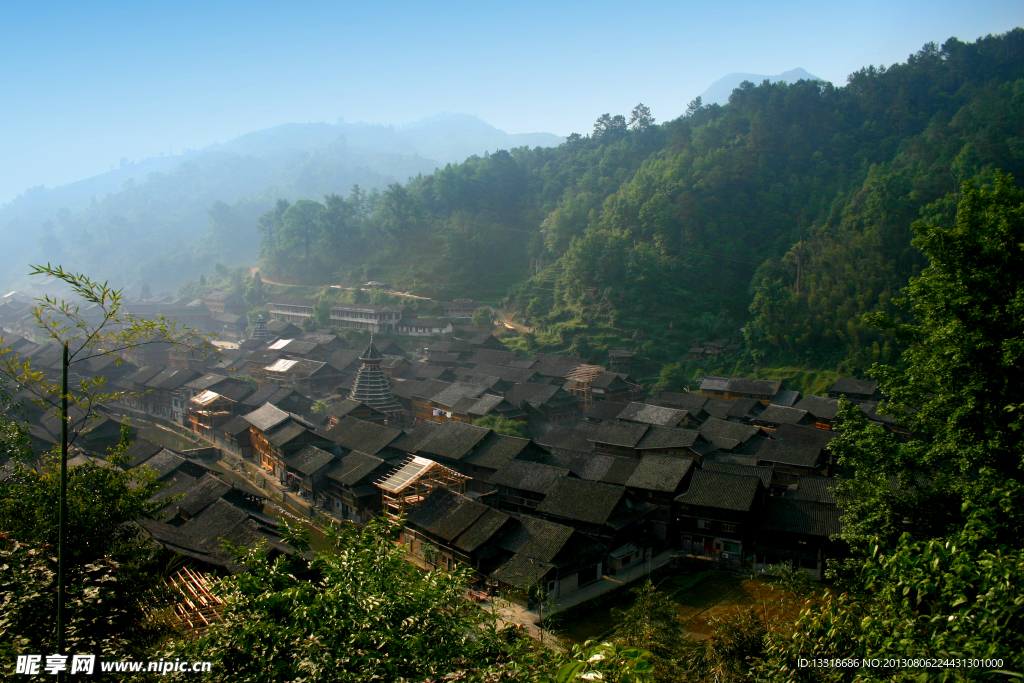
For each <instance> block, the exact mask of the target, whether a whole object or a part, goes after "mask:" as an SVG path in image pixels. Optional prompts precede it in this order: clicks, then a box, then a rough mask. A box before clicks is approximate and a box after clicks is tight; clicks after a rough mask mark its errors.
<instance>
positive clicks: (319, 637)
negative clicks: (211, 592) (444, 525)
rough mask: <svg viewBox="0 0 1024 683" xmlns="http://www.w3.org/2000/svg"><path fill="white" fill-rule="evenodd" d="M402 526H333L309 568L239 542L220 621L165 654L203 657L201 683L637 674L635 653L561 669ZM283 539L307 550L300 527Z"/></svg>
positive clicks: (224, 585) (461, 573)
mask: <svg viewBox="0 0 1024 683" xmlns="http://www.w3.org/2000/svg"><path fill="white" fill-rule="evenodd" d="M398 528H399V527H398V525H397V524H395V523H393V522H390V521H388V520H386V519H378V520H374V521H373V522H371V523H370V524H369V525H367V527H365V528H357V527H354V526H348V527H345V528H343V529H342V530H334V531H331V541H332V548H331V549H330V550H329V551H326V552H318V553H315V554H313V555H312V559H311V560H309V561H308V563H307V561H306V560H304V559H302V558H298V557H293V558H288V557H279V558H276V559H275V560H273V561H271V560H269V559H268V558H267V556H266V554H265V553H264V552H262V550H261V549H255V550H245V549H236V555H237V558H238V560H239V562H241V563H242V564H244V565H245V566H246V567H247V571H246V572H245V573H241V574H238V575H236V576H232V577H230V578H226V579H223V580H222V581H220V583H219V584H218V586H217V588H216V590H217V591H218V592H219V593H220V595H221V596H222V597H223V599H224V601H225V608H224V612H223V619H224V620H223V622H222V623H218V624H215V625H214V626H212V627H211V628H210V629H209V630H208V631H207V632H206V633H204V634H203V635H202V636H201V637H199V638H198V639H196V640H193V641H181V642H177V643H174V644H173V645H172V646H170V648H169V650H168V651H167V652H166V653H165V656H167V657H168V658H181V659H188V660H190V661H196V660H199V661H211V662H213V674H212V676H210V677H209V680H211V681H225V682H227V681H232V682H234V681H247V682H252V683H256V682H259V681H268V682H269V681H281V680H287V681H311V682H312V681H332V682H334V681H338V682H344V683H350V682H351V683H355V682H360V683H361V682H363V681H395V682H401V681H433V680H440V679H445V680H461V681H490V680H507V681H524V682H525V681H542V680H546V679H547V677H550V676H552V675H553V676H554V677H553V678H551V680H558V681H560V682H562V681H571V680H575V678H576V677H577V676H578V675H582V674H583V673H585V672H586V671H589V670H591V669H593V666H594V665H595V664H596V663H597V662H599V661H604V659H609V660H610V661H613V662H615V665H614V667H612V669H613V671H611V672H610V675H609V676H607V677H606V678H605V680H612V681H614V680H621V681H623V682H626V681H630V682H634V681H635V682H636V683H641V682H642V681H644V680H645V679H644V678H643V676H642V674H643V665H642V664H641V663H640V662H642V661H645V657H644V656H641V655H642V653H635V652H633V651H630V652H629V653H626V652H618V651H616V653H612V654H615V656H614V657H609V653H602V654H601V658H600V659H594V660H593V661H591V662H589V664H587V665H586V666H583V667H575V668H570V669H564V668H563V666H564V664H567V663H569V662H565V661H564V659H563V658H562V656H561V655H559V654H557V653H554V652H552V651H549V650H546V649H544V648H540V647H538V646H537V645H536V644H534V643H533V642H532V641H531V640H530V639H529V638H527V637H525V636H522V635H520V633H519V632H518V630H517V629H514V628H502V627H501V626H500V625H499V624H500V622H499V621H498V619H497V618H496V615H495V614H493V613H491V612H488V611H486V610H481V609H480V608H479V607H477V606H476V605H475V604H473V603H472V602H470V601H469V600H467V599H466V596H465V586H466V580H467V578H468V575H469V570H468V569H457V570H455V571H453V572H451V573H449V572H446V571H443V570H434V571H429V572H426V571H423V570H421V569H419V568H418V567H416V566H415V565H413V564H411V563H409V562H408V561H406V559H405V555H404V552H403V549H402V547H401V546H399V545H396V544H395V543H394V538H395V535H396V533H397V531H398ZM287 535H288V539H289V541H290V542H291V543H292V544H293V545H296V546H298V547H304V544H305V539H304V538H302V536H301V535H300V534H298V533H296V532H293V531H291V530H289V532H288V534H287ZM579 654H580V653H577V655H579ZM597 654H598V653H591V654H590V655H588V659H591V658H593V657H594V656H596V655H597ZM637 667H639V669H638V668H637ZM631 672H632V673H631ZM634 673H636V676H633V674H634ZM563 674H564V675H563ZM627 674H628V675H629V676H633V677H632V678H628V677H626V675H627ZM175 675H177V674H172V679H171V680H174V679H173V676H175ZM620 675H621V676H622V677H620ZM183 680H184V679H183Z"/></svg>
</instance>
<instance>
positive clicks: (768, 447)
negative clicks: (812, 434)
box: [757, 439, 821, 467]
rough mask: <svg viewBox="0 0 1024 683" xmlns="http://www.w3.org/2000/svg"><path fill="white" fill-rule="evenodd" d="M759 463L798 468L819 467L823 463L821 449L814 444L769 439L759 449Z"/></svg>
mask: <svg viewBox="0 0 1024 683" xmlns="http://www.w3.org/2000/svg"><path fill="white" fill-rule="evenodd" d="M757 461H758V462H773V463H779V464H780V465H795V466H797V467H817V466H818V464H819V463H820V462H821V447H820V446H816V445H814V444H801V443H794V442H792V441H779V440H776V439H769V440H768V441H766V442H764V444H762V445H761V448H760V449H758V451H757Z"/></svg>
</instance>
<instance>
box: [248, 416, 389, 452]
mask: <svg viewBox="0 0 1024 683" xmlns="http://www.w3.org/2000/svg"><path fill="white" fill-rule="evenodd" d="M367 424H369V423H367ZM306 431H308V429H307V427H306V426H305V425H302V424H299V423H298V422H294V421H289V422H288V423H287V424H284V425H282V426H280V427H277V428H276V429H274V430H273V431H271V432H270V433H269V434H267V441H269V442H270V443H272V444H273V445H275V446H277V447H278V448H280V447H281V446H284V445H285V444H287V443H290V442H291V441H292V440H293V439H296V438H298V437H299V436H301V435H302V434H303V433H304V432H306Z"/></svg>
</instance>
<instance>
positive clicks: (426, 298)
mask: <svg viewBox="0 0 1024 683" xmlns="http://www.w3.org/2000/svg"><path fill="white" fill-rule="evenodd" d="M258 272H259V268H255V267H254V268H251V269H250V270H249V275H250V276H252V275H255V274H256V273H258ZM260 279H261V280H263V282H264V283H265V284H268V285H276V286H278V287H307V286H308V287H330V288H331V289H355V287H342V286H341V285H289V284H287V283H285V282H275V281H274V280H270V279H268V278H266V277H265V276H264V275H263V273H260ZM360 289H362V287H360ZM388 293H389V294H397V295H398V296H407V297H409V298H410V299H422V300H423V301H433V299H431V298H430V297H429V296H420V295H418V294H410V293H409V292H399V291H393V292H388Z"/></svg>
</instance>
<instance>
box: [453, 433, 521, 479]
mask: <svg viewBox="0 0 1024 683" xmlns="http://www.w3.org/2000/svg"><path fill="white" fill-rule="evenodd" d="M529 445H530V440H529V439H523V438H520V437H518V436H509V435H507V434H498V433H497V432H491V433H490V434H488V435H487V436H485V437H484V438H483V440H482V441H481V442H480V443H479V445H477V447H476V448H475V449H473V452H472V453H471V454H470V455H469V456H468V457H466V458H465V461H466V462H468V463H470V464H471V465H476V466H478V467H486V468H488V469H492V470H497V469H500V468H501V467H504V466H505V464H506V463H508V462H509V461H510V460H512V459H513V458H515V457H516V456H518V455H519V454H520V453H522V452H523V450H524V449H525V448H526V447H527V446H529Z"/></svg>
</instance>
